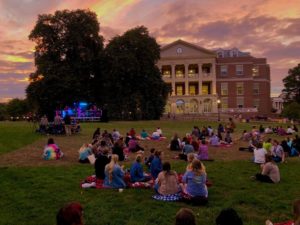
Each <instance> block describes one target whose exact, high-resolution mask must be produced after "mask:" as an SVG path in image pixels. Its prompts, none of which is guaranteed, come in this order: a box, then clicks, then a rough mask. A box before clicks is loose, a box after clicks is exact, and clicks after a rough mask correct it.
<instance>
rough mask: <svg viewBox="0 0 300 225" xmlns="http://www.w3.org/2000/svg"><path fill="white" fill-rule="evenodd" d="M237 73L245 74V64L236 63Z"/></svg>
mask: <svg viewBox="0 0 300 225" xmlns="http://www.w3.org/2000/svg"><path fill="white" fill-rule="evenodd" d="M235 69H236V71H235V72H236V75H243V74H244V68H243V65H236V67H235Z"/></svg>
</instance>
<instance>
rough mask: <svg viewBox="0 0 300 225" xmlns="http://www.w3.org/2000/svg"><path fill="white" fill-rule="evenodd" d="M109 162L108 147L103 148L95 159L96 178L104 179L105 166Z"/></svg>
mask: <svg viewBox="0 0 300 225" xmlns="http://www.w3.org/2000/svg"><path fill="white" fill-rule="evenodd" d="M109 162H110V157H108V149H104V150H103V151H102V152H101V154H99V155H98V157H97V159H96V161H95V173H96V177H97V179H100V180H104V178H105V166H106V165H107V164H108V163H109Z"/></svg>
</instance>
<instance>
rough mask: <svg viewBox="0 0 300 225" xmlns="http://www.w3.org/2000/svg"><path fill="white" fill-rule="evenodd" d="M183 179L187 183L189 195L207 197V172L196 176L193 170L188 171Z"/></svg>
mask: <svg viewBox="0 0 300 225" xmlns="http://www.w3.org/2000/svg"><path fill="white" fill-rule="evenodd" d="M182 181H183V182H184V183H186V184H187V187H186V191H187V193H188V194H189V195H191V196H193V197H195V196H203V197H207V195H208V192H207V187H206V174H204V173H203V174H202V175H200V176H196V175H195V173H194V172H193V171H187V172H185V174H184V176H183V177H182Z"/></svg>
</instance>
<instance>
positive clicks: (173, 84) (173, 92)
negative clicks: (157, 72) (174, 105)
mask: <svg viewBox="0 0 300 225" xmlns="http://www.w3.org/2000/svg"><path fill="white" fill-rule="evenodd" d="M171 68H172V69H171V70H172V78H171V82H172V96H175V80H176V77H175V65H174V64H171Z"/></svg>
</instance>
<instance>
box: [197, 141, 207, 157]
mask: <svg viewBox="0 0 300 225" xmlns="http://www.w3.org/2000/svg"><path fill="white" fill-rule="evenodd" d="M197 158H198V159H199V160H208V146H207V144H206V141H205V140H202V141H201V145H200V146H199V152H198V156H197Z"/></svg>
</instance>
